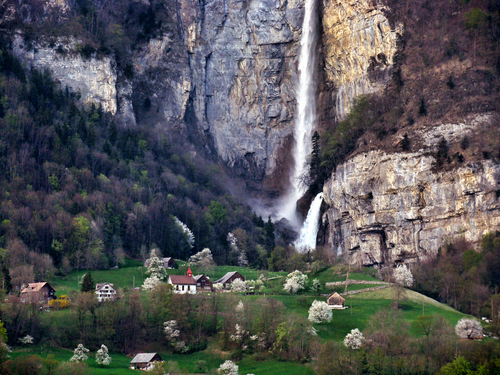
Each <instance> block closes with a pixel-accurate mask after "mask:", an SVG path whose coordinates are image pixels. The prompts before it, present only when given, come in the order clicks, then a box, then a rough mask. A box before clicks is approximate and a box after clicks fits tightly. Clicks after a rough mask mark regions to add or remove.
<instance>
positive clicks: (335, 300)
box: [327, 292, 345, 309]
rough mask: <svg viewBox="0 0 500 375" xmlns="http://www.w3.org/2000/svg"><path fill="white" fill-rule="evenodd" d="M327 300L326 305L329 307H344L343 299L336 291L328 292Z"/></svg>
mask: <svg viewBox="0 0 500 375" xmlns="http://www.w3.org/2000/svg"><path fill="white" fill-rule="evenodd" d="M327 302H328V307H329V308H331V309H345V307H344V304H345V299H344V298H343V297H342V296H341V295H340V294H338V293H337V292H334V293H332V294H330V296H329V297H328V300H327Z"/></svg>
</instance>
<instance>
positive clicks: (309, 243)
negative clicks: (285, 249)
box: [295, 193, 323, 253]
mask: <svg viewBox="0 0 500 375" xmlns="http://www.w3.org/2000/svg"><path fill="white" fill-rule="evenodd" d="M322 202H323V193H319V194H318V195H316V198H314V200H313V202H312V203H311V207H310V208H309V212H308V213H307V218H306V221H304V224H303V225H302V228H300V235H299V238H298V240H297V241H295V249H297V251H298V252H300V253H303V252H306V251H309V250H314V249H315V248H316V236H317V235H318V228H319V219H320V217H319V216H320V209H321V203H322Z"/></svg>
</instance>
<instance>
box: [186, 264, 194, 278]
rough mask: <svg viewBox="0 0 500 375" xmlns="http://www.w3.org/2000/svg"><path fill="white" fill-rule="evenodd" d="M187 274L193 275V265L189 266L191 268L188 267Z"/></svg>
mask: <svg viewBox="0 0 500 375" xmlns="http://www.w3.org/2000/svg"><path fill="white" fill-rule="evenodd" d="M187 275H188V276H189V277H193V272H192V271H191V266H189V268H188V271H187Z"/></svg>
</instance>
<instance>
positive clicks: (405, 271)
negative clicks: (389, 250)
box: [394, 264, 413, 288]
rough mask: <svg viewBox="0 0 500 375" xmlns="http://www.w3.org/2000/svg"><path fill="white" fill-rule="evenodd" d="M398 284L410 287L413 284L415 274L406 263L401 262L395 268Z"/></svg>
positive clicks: (395, 277)
mask: <svg viewBox="0 0 500 375" xmlns="http://www.w3.org/2000/svg"><path fill="white" fill-rule="evenodd" d="M394 281H395V282H396V284H398V285H400V286H403V287H406V288H410V287H411V286H412V285H413V274H412V273H411V270H410V269H409V268H408V266H407V265H406V264H401V265H399V266H397V267H396V269H395V270H394Z"/></svg>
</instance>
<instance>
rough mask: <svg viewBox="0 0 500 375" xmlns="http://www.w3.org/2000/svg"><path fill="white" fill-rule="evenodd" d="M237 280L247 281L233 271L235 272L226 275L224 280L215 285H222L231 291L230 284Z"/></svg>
mask: <svg viewBox="0 0 500 375" xmlns="http://www.w3.org/2000/svg"><path fill="white" fill-rule="evenodd" d="M236 279H241V280H243V281H245V278H244V277H243V276H241V274H240V273H239V272H237V271H233V272H228V273H226V274H225V275H224V276H223V277H222V278H220V279H219V280H217V281H215V282H214V284H218V283H220V284H222V286H223V288H224V289H229V288H230V287H231V286H230V284H231V283H232V282H233V281H234V280H236Z"/></svg>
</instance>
